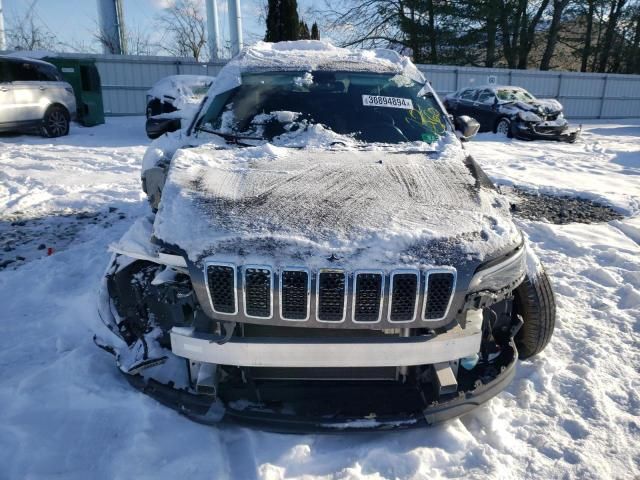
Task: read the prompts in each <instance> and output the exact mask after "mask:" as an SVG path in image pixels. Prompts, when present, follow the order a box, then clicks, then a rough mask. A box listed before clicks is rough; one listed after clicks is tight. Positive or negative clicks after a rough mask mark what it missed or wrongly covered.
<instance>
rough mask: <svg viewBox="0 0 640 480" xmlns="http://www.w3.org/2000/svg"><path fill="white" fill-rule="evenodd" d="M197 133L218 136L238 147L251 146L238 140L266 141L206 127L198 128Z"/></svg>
mask: <svg viewBox="0 0 640 480" xmlns="http://www.w3.org/2000/svg"><path fill="white" fill-rule="evenodd" d="M198 131H201V132H205V133H211V134H212V135H218V136H219V137H222V138H224V139H225V140H228V141H231V142H232V143H237V144H238V145H247V146H252V145H251V144H249V143H243V142H239V141H238V140H261V141H265V140H266V139H265V138H262V137H251V136H249V135H236V134H235V133H227V132H220V131H218V130H212V129H209V128H206V127H199V128H198Z"/></svg>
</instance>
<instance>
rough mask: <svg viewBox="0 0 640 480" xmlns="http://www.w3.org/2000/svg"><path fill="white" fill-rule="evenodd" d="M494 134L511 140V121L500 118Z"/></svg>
mask: <svg viewBox="0 0 640 480" xmlns="http://www.w3.org/2000/svg"><path fill="white" fill-rule="evenodd" d="M496 133H497V134H498V135H501V136H503V137H507V138H513V134H512V133H511V120H509V119H508V118H501V119H500V121H499V122H498V124H497V125H496Z"/></svg>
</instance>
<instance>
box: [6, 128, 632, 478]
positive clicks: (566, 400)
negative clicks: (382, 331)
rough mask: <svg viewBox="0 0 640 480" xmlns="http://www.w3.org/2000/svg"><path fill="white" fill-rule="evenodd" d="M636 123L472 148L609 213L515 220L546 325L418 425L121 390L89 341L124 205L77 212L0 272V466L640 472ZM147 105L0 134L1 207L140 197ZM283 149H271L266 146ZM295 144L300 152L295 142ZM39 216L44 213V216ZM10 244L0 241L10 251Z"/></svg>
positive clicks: (464, 473) (457, 473)
mask: <svg viewBox="0 0 640 480" xmlns="http://www.w3.org/2000/svg"><path fill="white" fill-rule="evenodd" d="M639 138H640V122H636V123H631V122H625V124H621V123H613V122H608V123H591V124H588V125H586V126H585V133H584V135H583V140H582V141H580V142H579V143H577V144H575V145H565V144H554V143H548V142H518V141H501V140H499V139H497V138H496V137H495V136H493V135H481V136H480V138H479V141H473V142H470V143H468V149H469V150H470V151H471V152H472V153H473V155H474V157H475V158H476V159H477V160H478V161H480V162H481V163H482V166H483V168H485V169H486V170H487V171H488V172H489V173H490V175H491V176H492V177H493V178H494V179H495V180H497V181H499V182H501V183H507V182H510V183H515V184H523V183H524V184H526V185H527V186H529V187H530V188H531V189H536V188H540V189H548V190H550V191H553V190H554V189H557V190H559V191H565V192H573V194H575V195H578V194H579V195H584V196H590V195H594V196H597V197H598V198H600V199H609V200H610V202H611V203H613V204H616V205H618V206H619V207H620V209H621V210H622V211H625V212H628V215H633V218H627V219H624V220H621V221H620V222H615V223H614V224H612V225H609V224H601V225H578V224H573V225H564V226H558V225H548V224H544V223H540V222H529V221H521V222H520V225H521V226H522V228H523V229H524V230H525V233H526V234H527V236H528V237H529V239H530V241H531V242H532V246H533V248H534V250H535V252H536V253H537V255H538V256H539V257H540V258H541V259H542V261H543V262H544V264H545V267H546V269H547V271H548V272H549V274H550V275H551V280H552V283H553V287H554V289H555V293H556V298H557V303H558V324H557V326H556V331H555V334H554V337H553V338H552V340H551V343H550V344H549V346H548V347H547V349H546V350H545V352H544V353H543V354H542V355H540V356H538V357H536V358H535V359H532V360H529V361H526V362H521V363H520V364H519V365H518V371H517V374H516V378H515V380H514V382H513V383H512V384H511V386H510V387H509V388H508V389H507V390H506V391H505V392H503V393H502V394H500V395H499V396H498V397H497V398H495V399H493V400H491V401H490V402H489V403H488V404H487V405H485V406H483V407H481V408H479V409H477V410H475V411H474V412H472V413H470V414H469V415H466V416H465V417H463V418H462V419H458V420H454V421H451V422H448V423H447V424H444V425H439V426H437V427H433V428H430V429H425V430H417V431H402V432H378V433H361V434H358V435H357V436H353V435H348V436H340V435H276V434H271V433H266V432H260V431H254V430H251V429H247V428H240V427H234V426H224V427H221V428H214V427H208V426H203V425H198V424H195V423H193V422H192V421H190V420H188V419H186V418H184V417H183V416H181V415H179V414H178V413H176V412H174V411H173V410H170V409H169V408H167V407H165V406H163V405H161V404H159V403H157V402H155V401H154V400H152V399H151V398H149V397H147V396H145V395H144V394H142V393H140V392H139V391H137V390H135V389H133V388H132V387H131V386H130V385H129V384H128V383H127V382H126V380H125V379H123V378H122V376H121V374H120V373H119V372H118V371H117V368H116V367H115V365H114V361H113V358H112V357H111V356H109V355H108V354H106V353H105V352H103V351H102V350H100V349H98V348H96V347H95V345H93V342H92V341H91V338H92V336H93V334H94V333H98V334H99V335H102V336H104V337H107V336H109V335H111V333H110V332H109V331H107V329H106V327H104V325H103V324H102V322H101V321H100V319H99V318H98V316H97V314H96V298H97V297H96V295H97V290H98V287H99V285H100V282H101V280H102V274H103V273H104V269H105V267H106V266H107V263H108V261H109V257H110V255H109V253H108V251H107V246H108V245H109V244H110V243H112V242H114V241H117V240H118V239H119V238H120V237H121V236H122V234H123V233H124V232H125V231H126V230H127V228H128V227H129V225H128V222H127V221H119V222H114V223H113V224H110V225H107V224H105V223H98V224H95V225H94V224H90V223H89V224H88V226H87V230H86V231H84V233H83V235H81V236H78V237H75V238H73V239H70V241H71V243H70V245H69V247H68V248H67V249H66V250H64V251H61V252H57V253H55V254H54V255H52V256H50V257H47V256H45V255H44V254H43V257H42V258H39V259H37V260H32V261H31V262H29V263H27V264H24V265H22V266H20V267H19V268H17V269H15V270H13V269H12V268H8V269H5V270H4V271H2V272H0V304H1V305H2V314H1V317H0V365H1V366H2V367H1V368H0V370H1V371H2V381H1V382H0V405H2V408H1V409H0V444H2V446H3V448H2V449H0V465H2V467H1V469H0V472H1V473H0V477H1V478H3V479H5V478H6V479H8V480H14V479H15V480H22V479H25V478H34V479H35V478H46V479H48V478H65V479H85V478H92V479H96V480H111V479H128V478H140V479H146V478H153V479H157V480H163V479H174V478H183V477H185V476H188V477H189V478H190V479H192V480H201V479H203V480H204V479H211V478H215V479H220V480H235V479H243V480H244V479H252V480H253V479H260V480H284V479H287V480H292V479H305V480H316V479H317V480H328V479H335V480H338V479H349V480H371V479H376V480H378V479H394V480H395V479H401V480H422V479H426V478H434V479H443V478H465V479H483V480H484V479H505V478H509V479H520V478H522V479H525V478H544V479H569V480H571V479H580V480H582V479H613V478H620V479H626V478H629V479H633V478H638V477H639V476H640V463H639V459H638V445H639V444H640V421H639V418H640V393H639V392H640V349H639V348H638V345H639V343H640V339H639V327H638V322H639V320H638V319H640V305H639V302H638V294H639V293H640V244H639V243H638V240H639V238H640V236H639V235H640V233H639V232H640V223H639V222H638V219H639V217H638V213H640V210H639V209H638V208H637V207H638V205H639V203H638V202H640V141H639ZM147 143H148V140H147V139H146V137H145V134H144V119H143V118H138V119H134V120H131V119H126V118H118V119H111V118H108V119H107V124H106V125H101V126H99V127H95V128H81V127H77V126H75V125H74V126H72V135H71V136H70V137H64V138H60V139H43V138H39V137H27V136H17V137H16V136H3V137H0V221H6V220H5V218H6V217H5V215H6V214H7V212H10V214H11V215H18V213H17V212H22V214H23V215H29V216H34V215H38V216H40V217H43V218H44V217H46V216H47V215H49V214H50V212H52V211H56V210H59V209H61V208H66V207H69V208H82V209H83V210H86V211H97V210H101V209H103V208H106V206H107V205H109V206H117V207H118V208H119V211H125V212H126V213H127V217H128V218H137V217H139V216H141V215H145V214H147V213H148V205H147V204H146V202H145V201H144V199H143V198H142V196H141V194H140V182H139V175H138V173H139V169H140V164H141V158H142V154H143V152H144V148H145V146H146V145H147ZM273 155H274V157H277V156H278V153H277V149H276V150H275V151H274V153H273ZM292 155H295V151H294V152H293V153H292ZM44 225H46V222H45V223H44ZM11 254H12V252H2V251H0V256H2V257H3V258H7V257H8V255H11Z"/></svg>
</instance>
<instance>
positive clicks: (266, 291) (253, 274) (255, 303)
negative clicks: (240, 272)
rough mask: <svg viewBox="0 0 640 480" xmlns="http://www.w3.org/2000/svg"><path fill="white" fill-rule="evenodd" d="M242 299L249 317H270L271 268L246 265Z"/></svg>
mask: <svg viewBox="0 0 640 480" xmlns="http://www.w3.org/2000/svg"><path fill="white" fill-rule="evenodd" d="M244 301H245V309H246V313H247V315H248V316H250V317H259V318H269V317H271V270H269V269H268V268H260V267H256V268H254V267H248V268H246V269H245V272H244Z"/></svg>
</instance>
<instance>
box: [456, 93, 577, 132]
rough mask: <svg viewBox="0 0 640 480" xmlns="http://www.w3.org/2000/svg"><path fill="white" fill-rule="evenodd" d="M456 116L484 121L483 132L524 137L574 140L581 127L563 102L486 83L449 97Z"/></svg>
mask: <svg viewBox="0 0 640 480" xmlns="http://www.w3.org/2000/svg"><path fill="white" fill-rule="evenodd" d="M445 106H446V108H447V110H448V111H449V112H450V113H451V114H452V115H468V116H470V117H472V118H474V119H475V120H477V121H478V123H480V131H481V132H493V133H497V134H499V135H502V136H505V137H508V138H519V139H523V140H556V141H562V142H569V143H573V142H575V141H576V140H577V139H578V136H579V135H580V131H581V128H580V127H579V128H575V127H571V126H570V125H569V122H567V120H566V119H565V118H564V114H563V112H562V110H563V108H562V105H561V104H560V102H558V101H557V100H554V99H544V100H543V99H538V98H535V97H534V96H533V95H532V94H531V93H529V92H527V91H526V90H525V89H524V88H520V87H511V86H484V87H470V88H463V89H461V90H458V91H457V92H454V93H452V94H450V95H447V96H446V97H445Z"/></svg>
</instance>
